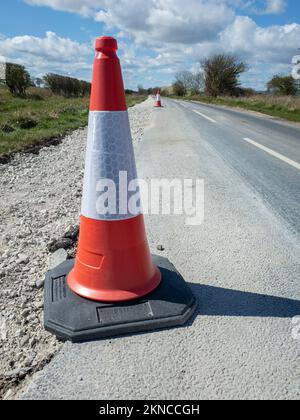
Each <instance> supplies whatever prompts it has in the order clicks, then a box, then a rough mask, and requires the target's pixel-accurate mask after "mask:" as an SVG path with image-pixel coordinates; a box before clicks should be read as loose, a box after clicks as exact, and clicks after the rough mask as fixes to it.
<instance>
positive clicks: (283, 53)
mask: <svg viewBox="0 0 300 420" xmlns="http://www.w3.org/2000/svg"><path fill="white" fill-rule="evenodd" d="M299 39H300V25H299V24H296V23H292V24H289V25H282V26H279V25H274V26H269V27H265V28H263V27H260V26H258V25H257V24H256V23H255V22H254V21H253V20H252V19H250V18H249V17H246V16H238V17H237V18H236V20H235V22H234V23H233V24H232V25H230V26H229V27H228V28H226V30H225V31H224V32H223V33H222V34H221V35H220V41H221V45H222V46H223V47H224V50H225V51H226V52H231V53H234V54H238V55H241V56H243V57H244V58H245V59H246V60H248V61H250V62H262V63H266V62H270V63H288V62H290V60H291V57H292V56H293V54H294V51H295V49H296V46H297V45H298V44H297V43H298V42H299Z"/></svg>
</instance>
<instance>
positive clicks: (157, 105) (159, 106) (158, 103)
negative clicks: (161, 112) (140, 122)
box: [154, 89, 162, 108]
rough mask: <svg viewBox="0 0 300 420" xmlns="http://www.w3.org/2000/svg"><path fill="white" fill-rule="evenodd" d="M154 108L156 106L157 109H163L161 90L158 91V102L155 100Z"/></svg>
mask: <svg viewBox="0 0 300 420" xmlns="http://www.w3.org/2000/svg"><path fill="white" fill-rule="evenodd" d="M154 106H155V108H162V104H161V96H160V89H158V91H157V94H156V100H155V104H154Z"/></svg>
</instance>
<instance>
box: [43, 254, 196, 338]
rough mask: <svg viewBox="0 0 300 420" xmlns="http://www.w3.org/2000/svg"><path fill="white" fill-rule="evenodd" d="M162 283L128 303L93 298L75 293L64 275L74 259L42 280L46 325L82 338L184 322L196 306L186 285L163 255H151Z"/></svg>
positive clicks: (55, 331) (58, 333)
mask: <svg viewBox="0 0 300 420" xmlns="http://www.w3.org/2000/svg"><path fill="white" fill-rule="evenodd" d="M153 260H154V263H155V264H156V265H157V266H158V267H159V269H160V270H161V273H162V283H161V285H160V286H159V287H158V289H156V290H155V291H154V292H152V293H151V294H150V295H148V296H146V297H144V298H141V299H139V300H136V301H131V302H129V303H124V304H122V303H120V304H108V303H101V302H94V301H91V300H87V299H84V298H81V297H79V296H77V295H76V294H74V293H73V292H72V291H71V290H70V289H69V287H68V285H67V276H68V274H69V272H70V271H71V270H72V268H73V265H74V260H69V261H66V262H65V263H63V264H61V265H60V266H59V267H57V268H55V269H54V270H52V271H49V272H48V274H47V276H46V281H45V316H44V322H45V328H46V330H48V331H50V332H52V333H53V334H55V335H56V336H57V337H58V338H60V339H63V340H71V341H73V342H82V341H88V340H95V339H100V338H109V337H114V336H118V335H122V334H130V333H137V332H144V331H150V330H156V329H160V328H170V327H176V326H182V325H184V324H185V323H186V322H187V321H188V319H189V318H190V317H191V316H192V315H193V313H194V312H195V309H196V306H197V304H196V300H195V298H194V296H193V294H192V292H191V291H190V289H189V287H188V286H187V284H186V283H185V281H184V280H183V278H182V277H181V275H180V274H179V273H178V272H177V271H176V269H175V267H174V266H173V265H172V264H171V263H170V262H169V261H168V260H167V259H165V258H161V257H157V256H154V257H153Z"/></svg>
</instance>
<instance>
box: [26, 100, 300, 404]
mask: <svg viewBox="0 0 300 420" xmlns="http://www.w3.org/2000/svg"><path fill="white" fill-rule="evenodd" d="M164 104H165V107H164V108H163V109H157V110H155V112H154V113H153V117H152V121H151V125H150V126H149V127H148V129H147V130H146V132H145V134H144V137H143V140H142V142H140V143H139V144H138V145H137V147H136V156H137V163H138V170H139V176H140V177H141V178H144V179H149V178H168V179H172V178H180V179H186V178H188V179H189V178H190V179H194V180H196V179H204V181H205V220H204V223H203V224H202V225H201V226H194V227H191V226H186V224H185V216H172V217H170V216H147V218H146V221H147V228H148V235H149V242H150V245H151V250H152V252H154V253H159V252H158V251H157V249H156V248H157V245H163V247H164V248H165V251H164V252H160V253H159V254H161V255H164V256H165V257H168V258H169V259H170V260H171V261H172V263H174V264H175V266H176V267H177V269H178V270H179V271H180V272H181V273H182V274H183V276H184V278H185V279H186V281H187V282H188V283H189V284H190V287H191V288H192V290H193V292H194V294H195V296H196V297H197V299H198V303H199V307H198V312H197V314H196V316H195V317H194V319H193V320H192V321H191V322H190V323H189V324H188V325H187V326H186V327H184V328H179V329H173V330H166V331H159V332H154V333H151V334H141V335H135V336H131V337H122V338H117V339H113V340H104V341H99V342H92V343H84V344H81V345H73V344H70V343H67V344H66V345H65V346H64V348H63V351H62V352H60V353H59V354H58V355H57V356H56V358H55V359H54V360H53V362H52V363H51V364H50V365H49V366H48V367H46V368H45V369H44V371H43V372H41V373H40V374H38V375H37V376H36V377H35V378H34V380H33V381H32V382H31V384H29V386H28V387H27V388H26V389H25V392H24V393H23V398H25V399H26V398H34V399H41V398H46V399H53V398H55V399H64V398H71V399H80V398H81V399H136V398H137V399H185V398H187V399H207V398H208V399H216V398H218V399H228V398H230V399H231V398H232V399H247V398H248V399H253V398H254V399H287V398H292V399H299V397H300V363H299V361H300V360H299V359H300V358H299V355H300V341H299V340H297V339H296V338H297V337H296V336H295V334H294V335H293V328H295V325H293V323H292V318H293V317H295V316H299V315H300V288H299V274H300V246H299V215H300V204H299V201H300V200H299V193H300V168H299V163H300V148H299V146H300V130H299V128H298V127H297V126H296V125H292V124H287V123H280V122H276V121H274V120H272V119H270V118H267V117H266V118H265V117H259V116H255V115H253V114H248V113H244V112H238V111H231V110H228V109H222V108H219V109H218V108H215V107H209V106H205V105H200V104H195V103H183V102H178V101H176V102H175V101H171V100H165V102H164ZM294 332H295V331H294Z"/></svg>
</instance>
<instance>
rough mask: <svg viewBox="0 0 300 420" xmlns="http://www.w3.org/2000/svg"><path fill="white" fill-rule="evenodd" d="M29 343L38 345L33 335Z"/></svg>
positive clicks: (32, 345)
mask: <svg viewBox="0 0 300 420" xmlns="http://www.w3.org/2000/svg"><path fill="white" fill-rule="evenodd" d="M29 345H30V347H34V346H35V345H36V338H35V337H32V338H31V340H30V341H29Z"/></svg>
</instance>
